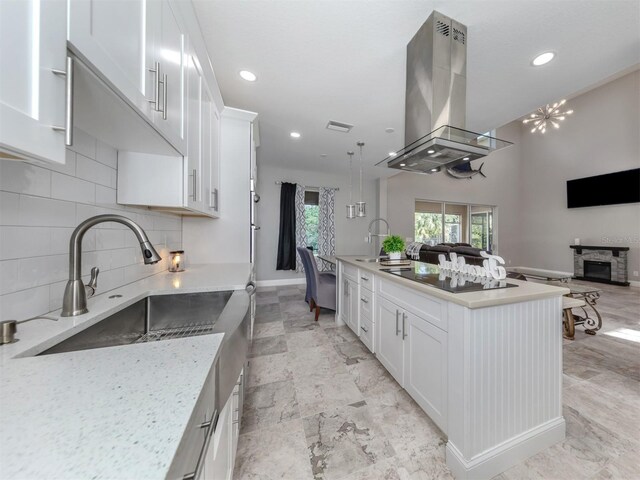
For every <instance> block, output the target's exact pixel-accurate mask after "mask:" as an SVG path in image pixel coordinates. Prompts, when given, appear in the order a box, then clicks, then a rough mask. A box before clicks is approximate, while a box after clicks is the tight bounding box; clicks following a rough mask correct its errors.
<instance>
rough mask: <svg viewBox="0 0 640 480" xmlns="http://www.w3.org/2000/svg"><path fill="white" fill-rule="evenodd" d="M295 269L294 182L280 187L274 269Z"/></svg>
mask: <svg viewBox="0 0 640 480" xmlns="http://www.w3.org/2000/svg"><path fill="white" fill-rule="evenodd" d="M295 269H296V184H295V183H285V182H283V183H282V187H281V188H280V233H279V236H278V263H277V265H276V270H295Z"/></svg>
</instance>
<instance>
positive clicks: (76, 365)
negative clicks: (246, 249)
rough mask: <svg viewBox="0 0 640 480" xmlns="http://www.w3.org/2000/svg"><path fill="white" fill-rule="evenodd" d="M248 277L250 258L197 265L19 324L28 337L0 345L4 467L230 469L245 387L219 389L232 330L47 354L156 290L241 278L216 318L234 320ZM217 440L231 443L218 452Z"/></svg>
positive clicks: (122, 473)
mask: <svg viewBox="0 0 640 480" xmlns="http://www.w3.org/2000/svg"><path fill="white" fill-rule="evenodd" d="M250 278H251V265H250V264H218V265H201V266H191V267H190V268H189V269H188V270H187V271H185V272H181V273H176V274H172V273H169V272H163V273H159V274H156V275H153V276H151V277H148V278H146V279H143V280H140V281H138V282H134V283H131V284H129V285H125V286H123V287H120V288H118V289H115V290H112V291H110V292H107V293H104V294H102V295H97V296H95V297H92V298H90V299H89V302H88V308H89V313H87V314H84V315H80V316H76V317H66V318H59V319H58V320H57V321H55V322H51V321H49V320H34V321H32V322H29V323H26V324H24V325H20V326H19V328H18V333H17V338H19V340H20V341H18V342H16V343H12V344H8V345H3V346H1V347H0V465H1V472H2V473H1V474H0V477H2V478H51V479H54V478H59V479H71V478H137V479H164V478H183V476H185V475H188V474H190V473H191V472H193V471H194V469H195V470H196V471H198V470H199V471H202V470H203V468H204V469H211V470H212V471H208V470H207V472H208V473H207V477H206V478H211V476H212V475H213V474H214V472H217V471H218V469H219V466H220V467H221V468H222V470H223V471H227V472H228V473H227V474H226V475H224V474H223V475H221V476H219V477H220V478H227V477H228V476H230V471H231V469H232V468H233V465H232V458H233V456H232V449H233V448H234V445H233V440H234V439H235V440H236V441H237V434H238V424H237V423H234V420H233V417H234V411H236V410H237V411H236V413H235V414H236V415H237V414H239V413H240V412H241V408H242V405H241V404H238V402H241V401H242V398H241V397H242V392H241V386H236V387H235V388H234V392H233V395H231V394H230V393H225V394H224V395H223V397H224V398H219V397H221V396H222V395H221V385H220V384H221V382H220V379H221V378H223V377H224V375H225V372H224V371H223V366H220V367H219V368H217V364H218V363H219V360H220V357H221V355H224V347H225V342H226V340H227V334H226V333H212V334H208V335H200V336H191V337H185V338H177V339H171V340H164V341H151V342H148V343H134V344H130V345H120V346H112V347H107V348H92V349H86V350H78V351H69V352H67V353H58V354H51V355H39V354H40V353H42V352H44V351H46V350H47V349H49V348H50V347H51V346H52V345H57V344H59V343H60V342H61V341H63V340H65V339H68V338H69V337H71V336H72V335H74V334H77V333H78V332H81V331H84V330H85V329H88V328H90V327H91V326H94V325H96V324H98V323H99V322H101V321H103V320H105V319H108V318H109V316H110V315H113V314H114V313H117V312H119V311H122V310H123V309H125V308H127V307H129V306H132V305H133V304H135V303H136V302H139V301H141V300H143V299H145V298H146V297H148V296H155V295H176V294H179V295H180V294H197V293H204V292H220V291H231V290H233V291H234V294H233V295H231V297H230V299H229V301H228V302H227V304H226V306H225V307H224V309H223V310H222V312H221V313H220V315H219V317H218V319H217V321H216V324H225V322H226V323H229V322H235V321H236V320H235V319H236V318H238V317H239V318H240V319H242V318H243V317H245V316H246V315H247V312H248V311H249V298H248V295H247V294H246V292H245V286H246V285H247V282H249V280H250ZM236 293H237V295H236ZM59 313H60V312H59V311H57V312H53V313H52V314H49V315H50V316H55V317H57V316H58V315H59ZM225 358H226V357H225ZM225 367H227V369H228V365H225ZM226 373H230V374H231V375H233V376H234V378H233V382H234V383H235V381H236V379H237V378H238V373H240V372H235V371H234V372H226ZM227 376H228V375H227ZM240 380H242V375H241V378H240ZM232 385H233V383H232ZM234 402H236V403H235V404H234ZM223 405H224V408H223ZM216 420H217V422H216ZM207 422H211V424H210V426H207V425H206V424H207ZM214 437H215V441H214ZM206 439H211V441H210V442H206ZM214 443H215V445H216V447H218V448H220V447H219V446H222V447H225V445H227V446H228V448H229V449H228V450H225V448H221V452H220V453H221V455H219V458H220V459H221V461H220V462H218V461H217V458H218V456H216V453H217V452H214V451H213V450H214V449H213V445H214ZM208 444H210V445H211V446H212V447H211V448H209V449H207V448H206V447H207V445H208ZM214 457H215V458H214ZM225 462H226V463H225ZM229 462H231V464H229ZM196 465H197V466H198V468H196V467H195V466H196ZM217 477H218V475H217V474H216V478H217ZM200 478H205V477H204V476H203V475H202V473H201V477H200Z"/></svg>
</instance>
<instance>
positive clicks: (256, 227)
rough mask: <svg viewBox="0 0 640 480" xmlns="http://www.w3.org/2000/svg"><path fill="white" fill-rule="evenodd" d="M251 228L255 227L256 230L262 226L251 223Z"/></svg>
mask: <svg viewBox="0 0 640 480" xmlns="http://www.w3.org/2000/svg"><path fill="white" fill-rule="evenodd" d="M251 228H253V229H254V230H260V227H258V226H257V225H251Z"/></svg>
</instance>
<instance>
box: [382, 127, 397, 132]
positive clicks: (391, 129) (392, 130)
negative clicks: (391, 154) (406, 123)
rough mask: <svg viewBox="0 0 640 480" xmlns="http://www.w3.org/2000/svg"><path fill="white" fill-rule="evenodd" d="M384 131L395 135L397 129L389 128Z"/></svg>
mask: <svg viewBox="0 0 640 480" xmlns="http://www.w3.org/2000/svg"><path fill="white" fill-rule="evenodd" d="M384 131H385V132H387V133H393V132H395V131H396V129H395V128H392V127H389V128H385V129H384Z"/></svg>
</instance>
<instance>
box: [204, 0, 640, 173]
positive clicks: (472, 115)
mask: <svg viewBox="0 0 640 480" xmlns="http://www.w3.org/2000/svg"><path fill="white" fill-rule="evenodd" d="M193 3H194V5H195V8H196V12H197V15H198V18H199V21H200V25H201V27H202V31H203V35H204V38H205V41H206V43H207V47H208V50H209V53H210V55H211V60H212V63H213V68H214V70H215V73H216V77H217V80H218V82H219V84H220V89H221V91H222V96H223V98H224V102H225V105H228V106H233V107H237V108H242V109H246V110H252V111H255V112H258V113H259V114H260V139H261V146H260V149H259V159H260V162H267V163H271V164H277V165H279V166H283V167H287V168H298V169H304V170H316V171H317V170H320V171H327V170H328V169H329V170H332V171H336V172H339V171H343V172H344V173H345V174H346V173H347V169H346V163H347V160H348V157H347V155H346V151H347V150H356V146H355V143H356V141H358V140H362V141H364V142H365V143H366V145H365V147H364V159H365V162H366V164H367V166H372V165H374V164H375V163H377V162H378V161H380V160H382V159H383V158H384V157H386V156H387V153H388V152H390V151H393V150H397V149H399V148H401V147H403V140H404V90H405V49H406V45H407V43H408V42H409V40H410V39H411V38H412V37H413V35H414V34H415V32H416V31H417V30H418V28H419V27H420V26H421V25H422V23H424V21H425V20H426V19H427V17H428V16H429V15H430V13H431V11H432V10H434V9H436V10H438V11H440V12H442V13H443V14H445V15H448V16H450V17H452V18H454V19H456V20H458V21H460V22H462V23H463V24H466V25H467V27H468V61H467V68H468V70H467V128H468V129H471V130H474V131H479V132H483V131H487V130H489V129H491V128H494V127H497V126H501V125H504V124H506V123H508V122H510V121H512V120H514V119H516V118H519V117H521V116H523V115H525V114H527V113H529V112H531V111H532V110H534V109H535V108H536V107H538V106H540V105H542V104H544V103H547V102H550V101H555V100H559V99H561V98H562V97H565V96H567V95H570V94H572V93H574V92H577V91H579V90H583V89H585V88H587V87H589V86H590V85H593V84H596V83H598V82H599V81H601V80H602V79H604V78H606V77H609V76H611V75H614V74H616V73H617V72H619V71H621V70H624V69H627V68H629V67H630V66H632V65H636V64H638V63H640V33H639V32H640V2H639V1H638V0H609V1H604V0H553V1H552V0H548V1H546V0H510V1H507V0H483V1H480V0H476V1H469V0H467V1H462V0H448V1H428V0H422V1H405V0H384V1H382V0H380V1H378V0H357V1H340V0H324V1H321V0H316V1H311V0H233V1H232V0H193ZM548 50H553V51H555V52H556V53H557V55H556V58H555V59H554V60H553V61H552V62H551V63H549V64H547V65H545V66H543V67H535V68H534V67H532V66H530V62H531V60H532V59H533V57H534V56H536V55H537V54H538V53H541V52H544V51H548ZM243 69H246V70H250V71H252V72H254V73H255V74H256V75H257V76H258V80H257V81H256V82H255V83H248V82H246V81H244V80H242V79H240V77H239V76H238V72H239V71H240V70H243ZM329 120H337V121H340V122H346V123H351V124H354V125H355V128H354V129H353V130H352V131H351V133H349V134H343V133H337V132H332V131H329V130H326V129H325V126H326V123H327V121H329ZM387 127H392V128H394V129H395V133H392V134H388V133H385V128H387ZM292 130H295V131H298V132H300V133H301V134H302V138H300V139H297V140H294V139H292V138H290V136H289V132H291V131H292ZM426 133H428V132H425V134H426ZM506 140H509V139H506ZM321 154H327V157H326V158H322V157H321V156H320V155H321ZM356 158H357V155H356ZM368 171H369V174H370V175H372V174H373V175H376V176H379V175H381V174H384V173H386V172H387V170H386V169H385V170H383V169H380V168H376V169H374V168H368Z"/></svg>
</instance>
